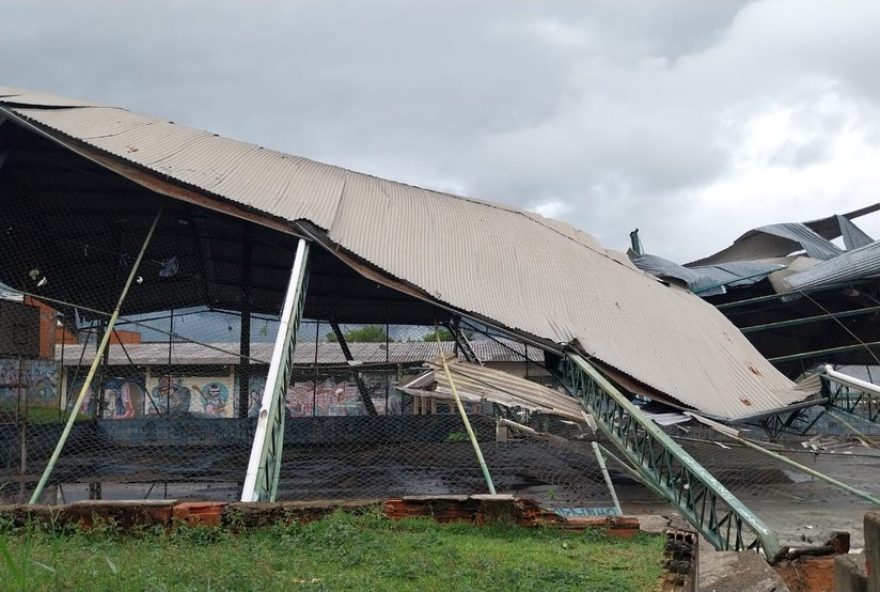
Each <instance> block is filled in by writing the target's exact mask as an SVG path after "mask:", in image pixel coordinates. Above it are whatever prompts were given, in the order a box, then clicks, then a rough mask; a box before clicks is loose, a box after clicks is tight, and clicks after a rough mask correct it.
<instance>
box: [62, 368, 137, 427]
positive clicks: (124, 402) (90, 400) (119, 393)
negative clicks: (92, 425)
mask: <svg viewBox="0 0 880 592" xmlns="http://www.w3.org/2000/svg"><path fill="white" fill-rule="evenodd" d="M82 384H83V380H82V379H77V380H75V381H74V382H72V383H71V385H70V387H69V388H68V390H67V410H68V412H69V411H70V410H71V409H72V408H73V405H74V403H75V401H76V398H77V397H78V396H79V392H80V389H81V388H82ZM101 392H102V393H103V395H104V397H103V405H102V411H101V418H102V419H132V418H135V417H143V416H144V415H145V414H146V412H147V407H148V406H149V405H150V403H149V398H148V397H147V396H146V389H145V388H144V384H143V381H138V380H132V379H128V378H122V377H113V378H108V379H107V380H106V381H104V388H102V389H101ZM97 404H98V398H97V397H95V396H94V391H93V390H92V387H89V389H88V390H87V391H86V395H85V398H84V399H83V403H82V407H80V414H81V415H85V416H87V417H95V414H96V413H97Z"/></svg>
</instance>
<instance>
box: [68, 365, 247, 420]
mask: <svg viewBox="0 0 880 592" xmlns="http://www.w3.org/2000/svg"><path fill="white" fill-rule="evenodd" d="M67 372H68V374H67V378H68V380H67V406H68V409H70V408H71V407H72V406H73V402H74V401H75V399H76V397H77V396H78V395H79V391H80V389H81V388H82V384H83V379H84V376H85V374H86V373H85V372H84V371H80V372H77V371H76V369H75V368H69V369H68V370H67ZM128 374H129V375H128V376H124V377H123V376H111V377H109V378H107V379H105V380H104V382H103V387H102V388H101V389H100V392H101V393H102V395H103V404H102V405H100V417H101V418H102V419H133V418H138V417H158V416H165V415H184V414H187V415H191V416H194V417H233V416H234V411H235V409H234V405H233V401H232V400H231V398H230V396H231V393H232V387H231V383H232V380H231V379H230V377H229V376H187V375H186V374H182V375H170V376H167V375H156V376H153V375H151V374H149V373H148V372H146V371H141V372H134V373H132V372H128ZM99 402H100V400H99V399H98V397H96V396H95V395H94V387H90V388H89V389H88V390H87V391H86V395H85V398H84V399H83V405H82V408H81V410H80V413H81V414H82V415H86V416H88V417H95V416H97V415H98V410H99V409H98V403H99Z"/></svg>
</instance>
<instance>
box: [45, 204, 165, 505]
mask: <svg viewBox="0 0 880 592" xmlns="http://www.w3.org/2000/svg"><path fill="white" fill-rule="evenodd" d="M161 216H162V208H160V209H159V212H158V213H157V214H156V217H155V218H154V219H153V224H152V225H151V226H150V230H149V231H148V232H147V236H146V238H145V239H144V244H143V245H142V246H141V251H140V253H138V256H137V259H135V261H134V265H132V266H131V272H130V273H129V274H128V279H126V280H125V286H123V288H122V293H121V294H120V295H119V301H118V302H117V303H116V308H115V309H113V314H112V315H110V320H109V321H107V326H106V327H105V330H104V335H103V336H102V337H101V343H100V344H98V349H97V351H96V352H95V357H94V359H93V360H92V365H91V367H90V368H89V373H88V374H87V375H86V379H85V381H84V382H83V384H82V387H81V388H80V390H79V396H78V397H77V398H76V402H75V403H74V404H73V408H72V409H71V410H70V416H69V417H68V418H67V424H66V425H65V426H64V431H63V432H61V436H60V437H59V438H58V444H56V446H55V451H54V452H53V453H52V457H51V458H50V459H49V463H48V464H47V465H46V469H45V470H44V471H43V476H42V477H40V482H39V483H37V487H36V489H34V493H33V495H31V499H30V502H29V503H31V504H35V503H37V502H38V501H39V499H40V496H41V495H42V494H43V488H44V487H46V482H47V481H49V476H50V475H51V474H52V470H53V469H54V468H55V464H56V463H57V462H58V458H59V457H60V456H61V451H62V450H63V449H64V444H66V443H67V438H68V437H69V436H70V430H71V429H73V423H74V422H75V421H76V416H77V415H79V410H80V408H81V407H82V404H83V399H85V396H86V392H87V391H88V390H89V387H91V386H92V380H93V379H94V378H95V372H96V371H97V370H98V365H99V364H100V363H101V359H102V358H103V356H104V350H105V349H107V344H108V343H110V336H111V335H112V334H113V326H114V325H115V324H116V320H117V319H118V318H119V311H120V310H121V309H122V303H123V302H125V297H126V296H128V290H129V288H131V284H132V283H133V282H134V278H135V277H137V271H138V268H139V267H140V266H141V260H142V259H143V258H144V253H146V252H147V247H148V246H149V244H150V240H151V239H152V238H153V233H154V232H155V231H156V226H157V225H158V224H159V218H160V217H161Z"/></svg>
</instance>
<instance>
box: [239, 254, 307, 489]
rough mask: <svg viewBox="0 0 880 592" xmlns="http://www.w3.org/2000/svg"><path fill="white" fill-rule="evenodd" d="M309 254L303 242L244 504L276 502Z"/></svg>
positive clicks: (287, 299)
mask: <svg viewBox="0 0 880 592" xmlns="http://www.w3.org/2000/svg"><path fill="white" fill-rule="evenodd" d="M308 253H309V243H308V242H306V241H305V240H303V239H300V240H299V243H298V245H297V249H296V256H295V257H294V260H293V269H292V270H291V273H290V282H289V283H288V284H287V293H286V294H285V296H284V306H283V308H282V310H281V319H280V321H279V323H278V335H276V337H275V348H274V349H273V350H272V359H271V361H270V362H269V371H268V373H267V374H266V387H265V389H264V390H263V399H262V401H261V403H260V413H259V415H258V416H257V428H256V431H255V432H254V443H253V446H252V447H251V454H250V459H249V460H248V467H247V472H246V473H245V479H244V486H243V487H242V492H241V501H243V502H259V501H275V497H276V495H277V493H278V481H279V479H280V475H281V454H282V449H283V446H284V415H285V405H284V400H285V396H286V394H287V386H288V384H289V383H290V378H291V375H292V372H293V357H294V351H295V349H296V333H297V330H298V329H299V322H300V319H301V317H302V310H303V306H304V303H305V296H306V283H307V277H308V276H307V273H306V265H307V262H308Z"/></svg>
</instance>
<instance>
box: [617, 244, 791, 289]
mask: <svg viewBox="0 0 880 592" xmlns="http://www.w3.org/2000/svg"><path fill="white" fill-rule="evenodd" d="M627 255H629V258H630V260H631V261H632V262H633V264H634V265H635V266H636V267H638V268H639V269H641V270H642V271H645V272H647V273H650V274H651V275H653V276H656V277H658V278H661V279H665V280H678V281H680V282H682V283H684V284H685V285H687V287H688V289H689V290H690V291H691V292H693V293H694V294H697V295H698V296H703V297H706V296H717V295H718V294H726V293H727V288H728V287H731V288H741V287H744V286H751V285H752V284H756V283H758V282H760V281H761V280H763V279H764V278H766V277H767V276H768V275H770V274H771V273H773V272H774V271H778V270H780V269H783V268H785V265H782V264H781V263H773V262H766V261H732V262H730V263H719V264H717V265H704V266H701V267H685V266H684V265H679V264H678V263H673V262H672V261H669V260H668V259H664V258H663V257H658V256H656V255H647V254H638V253H636V252H635V251H633V250H629V251H628V252H627Z"/></svg>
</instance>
